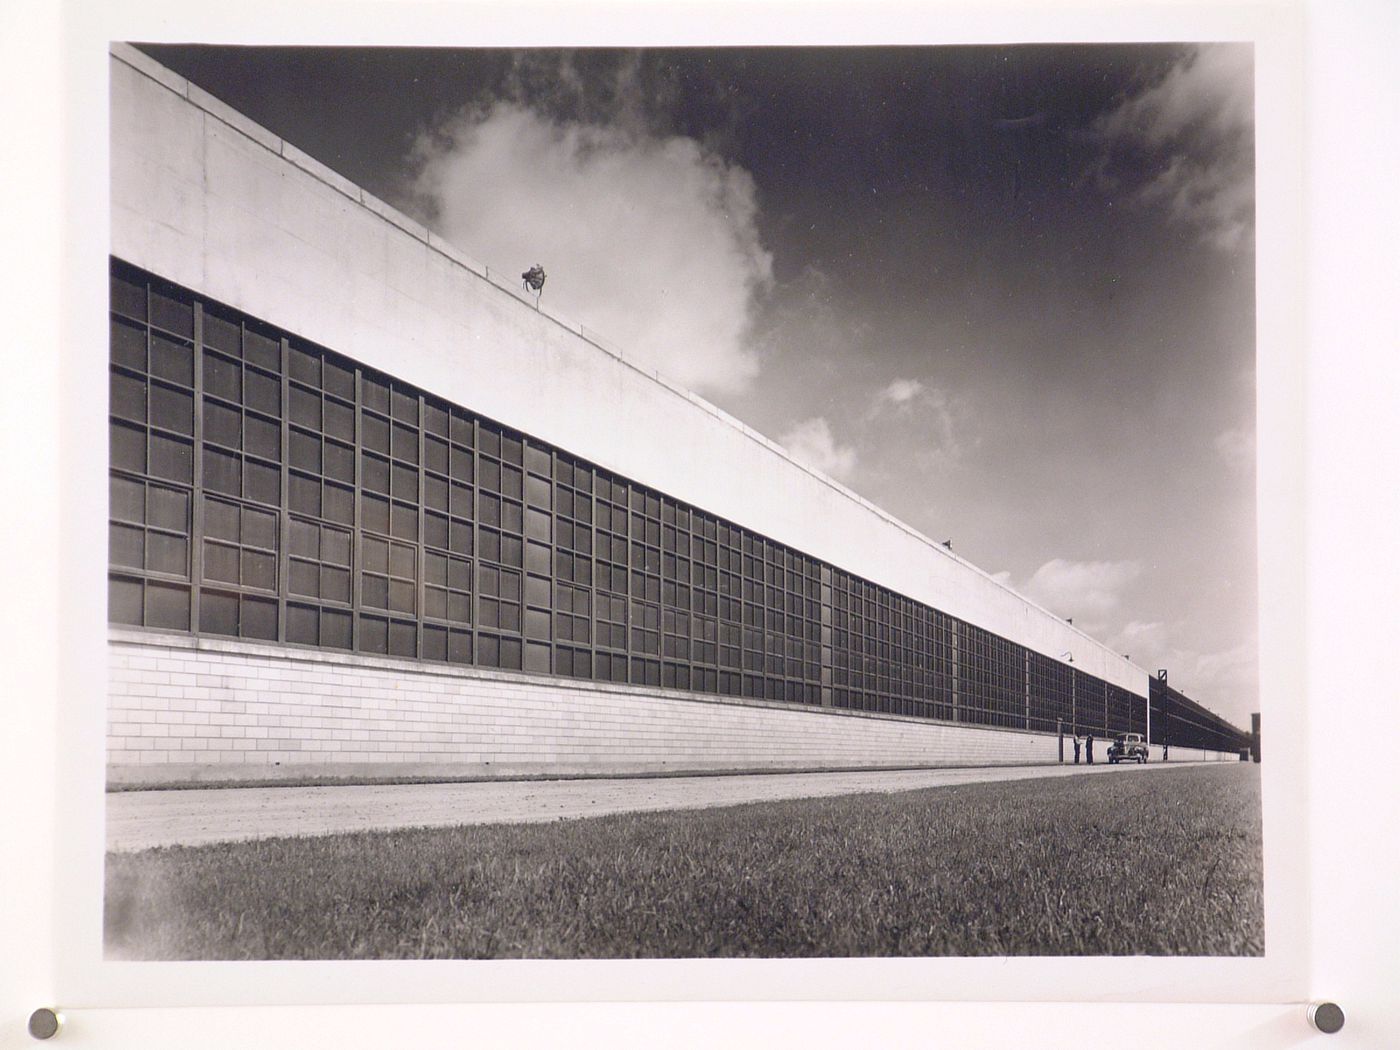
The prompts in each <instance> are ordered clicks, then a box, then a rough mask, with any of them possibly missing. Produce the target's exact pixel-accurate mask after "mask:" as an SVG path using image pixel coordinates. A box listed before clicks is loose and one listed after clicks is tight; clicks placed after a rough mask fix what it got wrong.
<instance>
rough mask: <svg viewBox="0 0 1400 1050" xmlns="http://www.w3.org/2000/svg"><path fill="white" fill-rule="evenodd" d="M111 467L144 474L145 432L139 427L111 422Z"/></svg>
mask: <svg viewBox="0 0 1400 1050" xmlns="http://www.w3.org/2000/svg"><path fill="white" fill-rule="evenodd" d="M111 440H112V444H111V456H112V466H114V467H120V468H122V469H123V470H132V471H136V472H137V473H139V474H144V473H145V472H146V432H145V430H143V429H141V428H140V427H133V426H130V425H128V424H126V423H117V422H113V423H112V426H111Z"/></svg>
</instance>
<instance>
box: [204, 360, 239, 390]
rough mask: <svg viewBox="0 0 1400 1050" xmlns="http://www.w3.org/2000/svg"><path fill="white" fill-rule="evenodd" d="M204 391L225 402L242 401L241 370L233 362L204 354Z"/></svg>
mask: <svg viewBox="0 0 1400 1050" xmlns="http://www.w3.org/2000/svg"><path fill="white" fill-rule="evenodd" d="M204 390H205V392H206V393H209V394H213V395H215V396H216V397H221V398H224V399H225V400H226V401H242V400H243V369H242V366H240V365H239V364H238V363H237V362H235V361H230V360H228V359H227V358H224V357H220V356H219V355H218V354H211V353H208V352H207V351H206V352H205V354H204Z"/></svg>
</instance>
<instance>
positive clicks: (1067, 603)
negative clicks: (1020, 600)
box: [1020, 558, 1142, 631]
mask: <svg viewBox="0 0 1400 1050" xmlns="http://www.w3.org/2000/svg"><path fill="white" fill-rule="evenodd" d="M1141 574H1142V565H1141V564H1140V563H1138V562H1136V561H1070V560H1067V559H1064V558H1052V559H1051V560H1050V561H1047V562H1046V563H1045V564H1044V565H1042V566H1041V567H1040V568H1038V569H1036V570H1035V572H1034V573H1033V574H1032V575H1031V578H1030V579H1029V580H1027V581H1026V583H1025V584H1024V586H1022V587H1021V588H1020V590H1021V591H1022V592H1023V593H1024V594H1025V595H1026V596H1027V597H1029V598H1031V599H1033V600H1034V601H1036V602H1038V603H1040V604H1041V605H1043V606H1044V607H1045V608H1046V609H1048V610H1050V611H1051V612H1053V613H1055V614H1056V615H1057V616H1064V617H1067V618H1072V619H1073V620H1074V622H1075V625H1076V626H1078V627H1083V628H1085V629H1087V630H1090V631H1093V630H1096V629H1098V628H1100V627H1102V626H1103V625H1104V623H1105V621H1106V620H1107V619H1108V618H1109V617H1110V616H1111V615H1112V614H1113V612H1114V610H1116V609H1117V608H1118V606H1119V603H1120V602H1121V601H1122V599H1123V591H1124V590H1125V589H1126V588H1127V587H1128V585H1129V584H1131V583H1132V582H1133V581H1134V580H1136V579H1137V578H1138V577H1139V576H1140V575H1141Z"/></svg>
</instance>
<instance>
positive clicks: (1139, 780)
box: [106, 765, 1263, 959]
mask: <svg viewBox="0 0 1400 1050" xmlns="http://www.w3.org/2000/svg"><path fill="white" fill-rule="evenodd" d="M1258 783H1259V780H1258V769H1257V767H1254V766H1249V765H1238V766H1236V765H1222V766H1206V767H1201V768H1197V769H1187V770H1175V771H1173V772H1172V773H1171V775H1169V776H1122V777H1119V776H1095V777H1063V778H1056V779H1046V780H1031V781H1014V782H1006V783H998V784H974V785H966V786H960V787H944V788H930V789H925V790H921V791H911V792H903V793H900V794H894V795H851V796H841V797H836V798H825V799H810V800H795V801H783V802H764V803H756V804H752V805H746V806H735V807H729V808H724V809H710V810H687V811H673V812H665V813H644V814H623V815H615V816H607V817H597V818H592V819H586V820H567V821H559V822H557V823H554V824H528V825H494V826H478V827H465V828H453V829H418V830H408V831H393V832H366V833H357V834H348V835H335V836H325V837H317V838H289V839H272V840H265V841H261V842H250V843H235V844H225V845H216V846H203V847H190V848H183V847H182V848H168V849H156V850H149V851H146V852H143V853H137V854H130V855H118V854H113V855H109V856H108V858H107V902H106V903H107V907H106V941H107V952H108V955H109V956H110V957H113V958H142V959H364V958H382V959H402V958H457V959H461V958H469V959H471V958H660V957H724V956H730V957H734V956H751V957H752V956H760V957H802V956H836V957H848V956H930V955H933V956H966V955H1128V954H1150V955H1258V954H1261V953H1262V951H1263V887H1262V866H1261V852H1260V849H1261V844H1260V837H1261V831H1260V811H1259V789H1258Z"/></svg>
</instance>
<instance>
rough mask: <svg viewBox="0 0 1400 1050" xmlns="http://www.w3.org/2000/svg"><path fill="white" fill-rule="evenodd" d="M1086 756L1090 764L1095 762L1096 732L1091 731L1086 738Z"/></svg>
mask: <svg viewBox="0 0 1400 1050" xmlns="http://www.w3.org/2000/svg"><path fill="white" fill-rule="evenodd" d="M1084 758H1085V760H1086V761H1087V762H1088V763H1089V765H1091V766H1092V765H1093V764H1094V734H1093V732H1090V733H1089V734H1088V735H1087V736H1085V738H1084Z"/></svg>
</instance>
